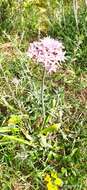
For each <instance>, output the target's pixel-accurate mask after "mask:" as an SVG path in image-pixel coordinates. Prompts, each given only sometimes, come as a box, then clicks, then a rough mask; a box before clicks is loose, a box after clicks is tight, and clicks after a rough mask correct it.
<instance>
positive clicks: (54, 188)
mask: <svg viewBox="0 0 87 190" xmlns="http://www.w3.org/2000/svg"><path fill="white" fill-rule="evenodd" d="M47 189H48V190H58V187H57V186H55V185H54V184H52V182H51V181H50V182H49V183H47Z"/></svg>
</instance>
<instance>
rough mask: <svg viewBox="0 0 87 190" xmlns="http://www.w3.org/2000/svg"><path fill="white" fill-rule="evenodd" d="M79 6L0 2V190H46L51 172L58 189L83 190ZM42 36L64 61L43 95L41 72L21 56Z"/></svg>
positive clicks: (86, 35)
mask: <svg viewBox="0 0 87 190" xmlns="http://www.w3.org/2000/svg"><path fill="white" fill-rule="evenodd" d="M73 2H74V1H73ZM78 3H80V7H79V9H78V10H77V11H75V10H74V11H73V3H71V1H69V2H68V3H67V2H65V1H62V4H61V1H58V2H57V1H46V3H44V1H42V2H41V3H39V4H38V3H35V2H34V1H33V2H32V3H28V1H24V2H21V3H18V2H16V1H11V2H10V1H1V2H0V10H1V13H0V17H1V23H0V34H1V35H0V189H1V190H34V189H36V190H40V189H43V190H45V189H47V186H46V183H45V182H44V178H45V174H50V173H51V172H52V171H54V172H55V171H56V172H57V173H58V176H59V178H61V179H62V181H63V187H62V189H64V190H86V189H87V156H86V152H87V44H86V40H87V8H86V6H85V5H84V4H83V2H82V1H80V2H78ZM74 9H75V6H74ZM3 10H4V11H3ZM19 12H20V13H21V14H19ZM75 14H76V15H75ZM41 15H42V16H41ZM39 35H41V37H43V36H46V35H50V36H51V37H53V38H57V39H59V40H61V41H62V42H63V43H64V46H65V49H66V57H67V60H66V63H64V64H63V65H62V67H61V68H60V69H59V70H58V72H57V73H55V74H53V75H51V76H49V75H47V74H46V76H45V81H44V94H42V97H41V88H42V77H43V68H42V67H40V66H39V65H35V64H33V63H32V62H30V61H29V60H28V58H27V57H26V51H27V48H28V45H29V41H33V40H35V39H38V36H39ZM42 98H43V99H44V106H45V116H44V117H45V120H44V125H43V117H42V111H43V110H42ZM60 189H61V188H60Z"/></svg>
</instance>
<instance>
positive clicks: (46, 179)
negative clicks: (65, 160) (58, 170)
mask: <svg viewBox="0 0 87 190" xmlns="http://www.w3.org/2000/svg"><path fill="white" fill-rule="evenodd" d="M44 181H46V182H50V181H51V177H50V175H48V174H47V175H46V176H45V179H44Z"/></svg>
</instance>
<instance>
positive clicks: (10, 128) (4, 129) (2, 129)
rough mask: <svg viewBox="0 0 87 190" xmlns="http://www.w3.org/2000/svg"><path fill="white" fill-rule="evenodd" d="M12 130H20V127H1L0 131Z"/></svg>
mask: <svg viewBox="0 0 87 190" xmlns="http://www.w3.org/2000/svg"><path fill="white" fill-rule="evenodd" d="M11 131H19V128H17V127H15V126H11V127H0V133H5V132H11Z"/></svg>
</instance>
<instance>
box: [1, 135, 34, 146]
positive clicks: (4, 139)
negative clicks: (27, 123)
mask: <svg viewBox="0 0 87 190" xmlns="http://www.w3.org/2000/svg"><path fill="white" fill-rule="evenodd" d="M2 136H3V138H2V139H1V143H3V141H10V142H12V141H17V142H18V143H22V144H27V145H29V146H34V145H33V143H32V142H31V141H27V140H24V139H23V138H18V137H16V136H10V135H3V134H2Z"/></svg>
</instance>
